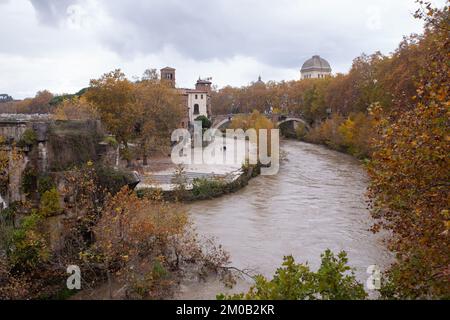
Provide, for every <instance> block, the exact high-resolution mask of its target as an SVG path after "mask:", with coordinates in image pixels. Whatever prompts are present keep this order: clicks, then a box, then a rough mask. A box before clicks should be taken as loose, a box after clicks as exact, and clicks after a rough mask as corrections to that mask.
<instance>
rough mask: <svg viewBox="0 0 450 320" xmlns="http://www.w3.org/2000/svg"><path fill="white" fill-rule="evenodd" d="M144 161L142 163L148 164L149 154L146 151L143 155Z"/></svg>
mask: <svg viewBox="0 0 450 320" xmlns="http://www.w3.org/2000/svg"><path fill="white" fill-rule="evenodd" d="M143 158H144V159H143V162H142V164H143V165H144V166H148V156H147V152H146V151H144V156H143Z"/></svg>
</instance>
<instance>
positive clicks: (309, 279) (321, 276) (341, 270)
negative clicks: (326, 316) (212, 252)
mask: <svg viewBox="0 0 450 320" xmlns="http://www.w3.org/2000/svg"><path fill="white" fill-rule="evenodd" d="M321 258H322V264H321V266H320V268H319V270H317V272H313V271H311V270H310V269H309V266H308V265H307V264H296V263H295V260H294V258H293V257H292V256H288V257H285V258H284V262H283V265H282V267H281V268H279V269H278V270H277V271H276V273H275V276H274V277H273V279H272V280H268V279H266V278H265V277H264V276H262V275H258V276H256V277H255V285H254V286H253V287H251V288H250V290H249V291H248V292H247V293H241V294H236V295H231V296H225V295H223V294H222V295H218V296H217V298H218V299H219V300H224V299H227V300H317V299H319V300H362V299H365V298H366V297H367V294H366V292H365V291H364V286H363V285H362V284H361V283H359V282H358V281H357V280H356V278H355V276H354V274H353V269H352V268H350V267H349V266H348V265H347V263H348V259H347V254H346V253H345V252H340V253H339V254H338V255H337V257H336V256H334V254H333V253H332V252H331V251H330V250H327V251H325V253H324V254H322V256H321Z"/></svg>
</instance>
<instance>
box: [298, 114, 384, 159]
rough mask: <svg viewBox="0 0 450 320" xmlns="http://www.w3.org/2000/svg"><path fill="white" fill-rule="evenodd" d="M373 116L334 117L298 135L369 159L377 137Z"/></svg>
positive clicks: (303, 138) (309, 140) (306, 139)
mask: <svg viewBox="0 0 450 320" xmlns="http://www.w3.org/2000/svg"><path fill="white" fill-rule="evenodd" d="M374 124H375V121H374V120H373V118H372V116H370V115H366V114H364V113H361V112H359V113H354V114H351V115H350V116H349V117H347V118H343V117H342V116H339V115H333V116H332V117H331V118H330V119H327V120H325V121H324V122H322V123H321V124H320V125H317V126H315V127H313V128H312V129H311V130H310V131H308V132H305V131H303V130H302V131H301V132H300V133H297V134H298V135H299V138H300V139H301V140H305V141H307V142H312V143H318V144H324V145H326V146H328V147H330V148H332V149H335V150H338V151H343V152H347V153H349V154H351V155H353V156H355V157H358V158H361V159H363V158H369V157H370V154H371V147H370V146H371V140H372V139H373V138H374V137H375V129H374Z"/></svg>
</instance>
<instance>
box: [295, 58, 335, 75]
mask: <svg viewBox="0 0 450 320" xmlns="http://www.w3.org/2000/svg"><path fill="white" fill-rule="evenodd" d="M301 71H302V72H309V71H319V72H331V67H330V64H329V63H328V61H327V60H325V59H323V58H321V57H320V56H313V57H312V58H311V59H309V60H306V62H305V63H304V64H303V66H302V70H301Z"/></svg>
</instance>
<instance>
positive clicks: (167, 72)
mask: <svg viewBox="0 0 450 320" xmlns="http://www.w3.org/2000/svg"><path fill="white" fill-rule="evenodd" d="M161 81H165V82H168V83H169V84H170V86H171V87H172V88H175V69H174V68H170V67H165V68H163V69H161Z"/></svg>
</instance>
